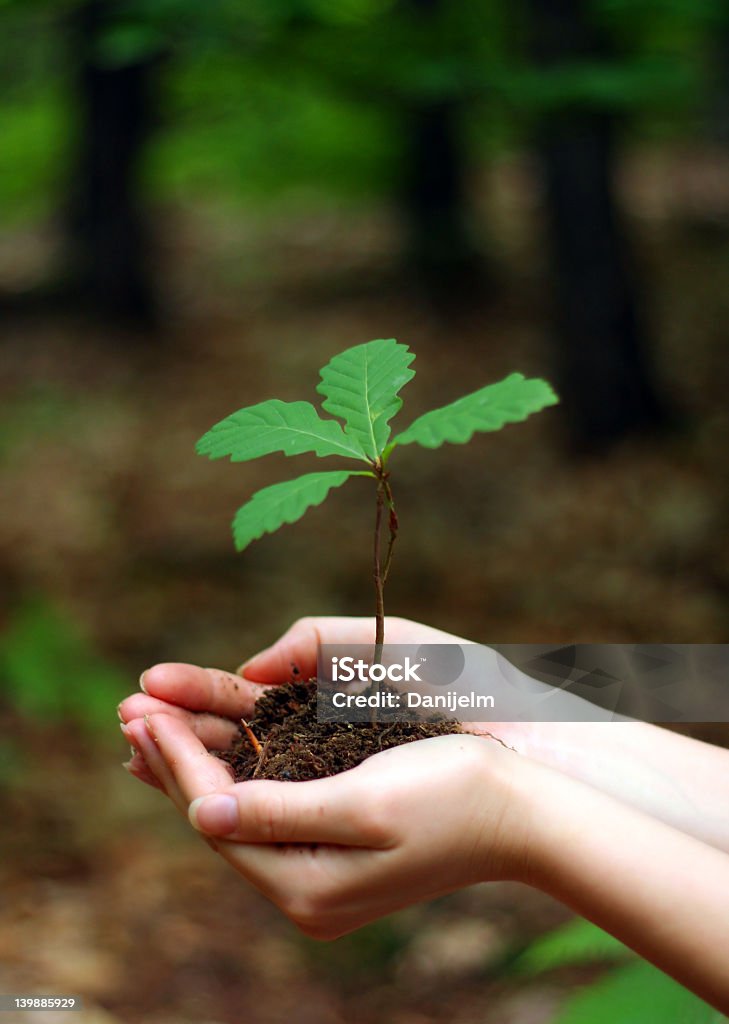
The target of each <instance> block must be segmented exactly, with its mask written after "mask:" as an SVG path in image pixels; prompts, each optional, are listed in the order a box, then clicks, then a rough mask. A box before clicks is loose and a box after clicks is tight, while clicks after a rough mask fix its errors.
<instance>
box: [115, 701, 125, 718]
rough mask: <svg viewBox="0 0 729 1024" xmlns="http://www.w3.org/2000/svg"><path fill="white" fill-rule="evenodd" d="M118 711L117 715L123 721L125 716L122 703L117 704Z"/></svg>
mask: <svg viewBox="0 0 729 1024" xmlns="http://www.w3.org/2000/svg"><path fill="white" fill-rule="evenodd" d="M116 713H117V717H118V718H119V721H120V722H123V721H124V718H123V716H122V713H121V704H117V706H116Z"/></svg>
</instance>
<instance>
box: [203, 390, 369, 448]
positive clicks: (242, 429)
mask: <svg viewBox="0 0 729 1024" xmlns="http://www.w3.org/2000/svg"><path fill="white" fill-rule="evenodd" d="M325 408H326V405H325ZM197 452H198V454H199V455H208V456H209V457H210V458H211V459H219V458H221V457H222V456H225V455H228V456H230V461H231V462H246V461H247V460H248V459H257V458H259V457H260V456H261V455H270V454H271V453H272V452H283V453H284V455H303V454H304V453H305V452H313V453H314V454H315V455H319V456H325V455H344V456H349V457H350V458H355V459H357V458H361V456H362V451H361V448H360V446H358V445H357V444H356V443H353V441H352V440H349V439H348V438H347V437H346V436H345V433H344V431H343V430H342V428H341V427H340V425H339V424H338V423H337V422H336V420H323V419H321V418H320V416H319V414H318V413H317V411H316V409H315V408H314V406H313V405H311V403H310V402H280V401H279V400H278V399H277V398H272V399H270V400H269V401H268V402H261V403H260V404H259V405H252V406H250V407H249V408H248V409H240V410H239V411H238V412H234V413H233V415H232V416H228V418H227V419H224V420H222V421H221V422H220V423H218V424H216V425H215V426H214V427H213V429H212V430H210V431H209V432H208V433H207V434H205V436H204V437H203V438H201V439H200V441H199V442H198V445H197Z"/></svg>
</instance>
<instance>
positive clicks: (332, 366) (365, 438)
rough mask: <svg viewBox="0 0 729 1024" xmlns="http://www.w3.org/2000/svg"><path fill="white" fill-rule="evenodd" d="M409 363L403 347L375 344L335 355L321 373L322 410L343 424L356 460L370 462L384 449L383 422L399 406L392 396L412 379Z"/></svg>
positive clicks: (390, 342) (385, 424)
mask: <svg viewBox="0 0 729 1024" xmlns="http://www.w3.org/2000/svg"><path fill="white" fill-rule="evenodd" d="M414 358H415V356H414V354H413V353H412V352H411V351H410V350H409V349H408V347H407V345H401V344H400V343H399V342H397V341H395V339H394V338H386V339H385V338H380V339H377V340H375V341H368V342H366V343H365V344H364V345H355V346H354V348H349V349H347V350H346V351H345V352H341V353H340V354H339V355H337V356H334V358H333V359H332V360H331V361H330V362H329V363H327V365H326V366H325V367H324V369H323V370H322V371H321V383H320V384H319V386H318V387H317V389H316V390H317V391H318V392H319V394H321V395H324V396H325V401H324V402H323V403H322V405H323V407H324V408H325V409H326V411H327V412H328V413H331V414H332V416H338V417H339V419H341V420H343V421H344V424H345V427H344V433H345V434H346V436H347V438H348V439H349V441H350V442H352V443H354V444H356V445H357V448H358V451H359V453H360V456H364V457H365V458H370V459H376V458H378V456H380V455H381V454H382V452H383V450H384V448H385V446H386V445H387V442H388V440H389V437H390V426H389V421H390V420H391V419H392V417H393V416H394V415H395V413H397V412H398V411H399V410H400V408H401V406H402V399H401V398H399V397H398V392H399V391H400V389H401V388H402V387H403V386H404V385H405V384H407V382H408V381H409V380H412V378H413V377H414V376H415V371H414V370H411V369H410V363H412V361H413V359H414Z"/></svg>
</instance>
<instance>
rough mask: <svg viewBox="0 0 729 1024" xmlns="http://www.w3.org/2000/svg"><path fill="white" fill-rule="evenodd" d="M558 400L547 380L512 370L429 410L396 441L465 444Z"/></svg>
mask: <svg viewBox="0 0 729 1024" xmlns="http://www.w3.org/2000/svg"><path fill="white" fill-rule="evenodd" d="M556 403H557V396H556V395H555V393H554V392H553V391H552V389H551V387H550V386H549V384H547V383H546V382H545V381H543V380H539V379H538V378H535V379H532V380H527V379H526V378H525V377H524V375H523V374H522V373H512V374H511V375H510V376H509V377H505V378H504V380H502V381H499V382H498V383H497V384H488V385H487V386H486V387H485V388H481V389H480V390H478V391H474V392H473V394H470V395H466V396H465V397H464V398H459V399H458V400H457V401H455V402H451V403H450V405H444V406H443V408H442V409H433V410H432V412H426V413H425V415H424V416H420V417H419V418H418V419H417V420H415V422H414V423H412V424H411V425H410V426H409V427H408V429H407V430H406V431H404V432H403V433H402V434H400V435H398V437H396V438H395V441H394V442H393V444H413V443H415V444H419V445H421V446H422V447H423V448H439V447H440V446H441V445H442V444H444V443H445V442H446V441H448V442H450V443H451V444H465V443H466V442H467V441H470V440H471V438H472V437H473V435H474V434H475V433H476V432H482V433H483V432H488V431H492V430H501V428H502V427H503V426H505V425H506V424H507V423H519V422H521V421H522V420H525V419H527V417H528V416H531V414H532V413H534V412H539V411H540V410H541V409H544V408H546V407H547V406H549V405H555V404H556Z"/></svg>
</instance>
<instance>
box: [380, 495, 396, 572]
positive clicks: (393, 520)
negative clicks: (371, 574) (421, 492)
mask: <svg viewBox="0 0 729 1024" xmlns="http://www.w3.org/2000/svg"><path fill="white" fill-rule="evenodd" d="M384 485H385V498H386V500H387V507H388V508H389V510H390V519H389V527H390V539H389V541H388V543H387V554H386V555H385V566H384V568H383V570H382V586H383V588H384V586H385V584H386V583H387V577H388V576H389V575H390V566H391V565H392V551H393V548H394V547H395V541H396V540H397V528H398V525H399V524H398V519H397V512H396V511H395V503H394V501H393V500H392V491H391V489H390V485H389V483H388V482H387V480H385V481H384Z"/></svg>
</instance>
